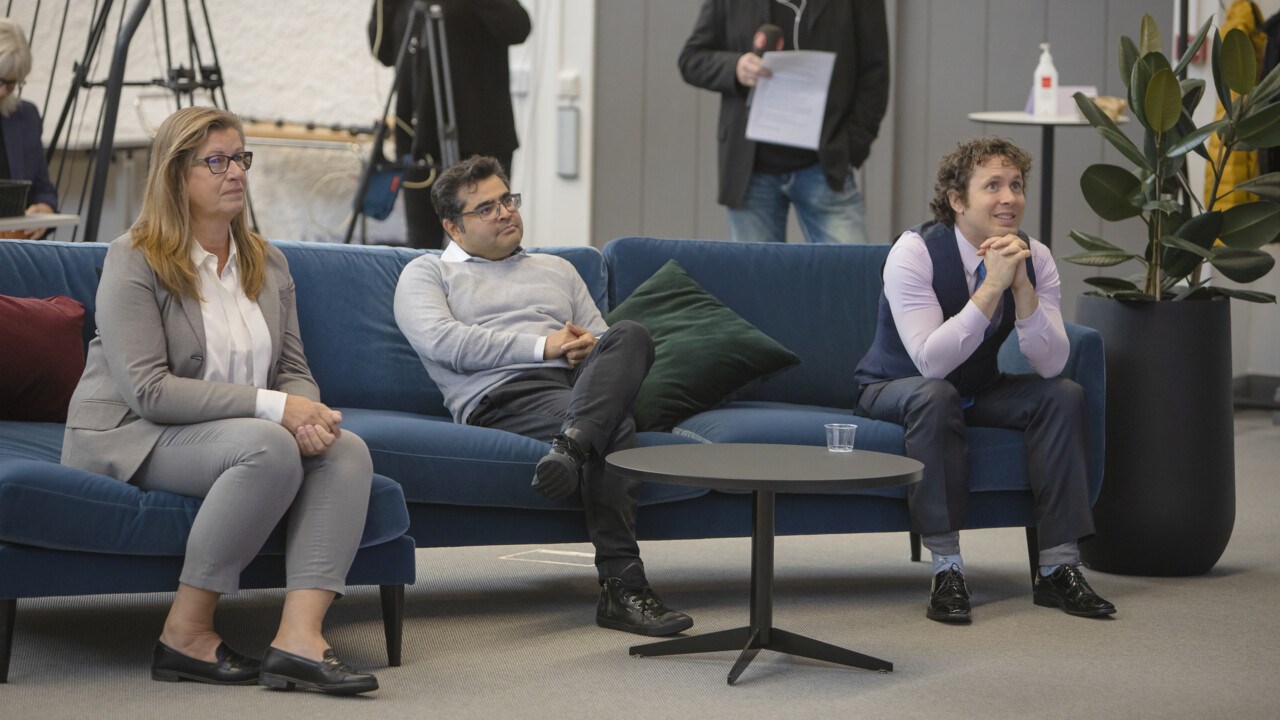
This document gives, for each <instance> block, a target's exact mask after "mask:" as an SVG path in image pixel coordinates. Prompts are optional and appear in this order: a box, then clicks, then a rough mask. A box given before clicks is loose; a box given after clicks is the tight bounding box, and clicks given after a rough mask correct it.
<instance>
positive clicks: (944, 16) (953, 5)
mask: <svg viewBox="0 0 1280 720" xmlns="http://www.w3.org/2000/svg"><path fill="white" fill-rule="evenodd" d="M929 4H930V6H931V11H930V13H929V19H928V22H929V26H930V30H929V40H930V52H929V73H928V85H927V88H923V90H924V91H925V92H926V93H927V95H928V102H929V104H928V106H927V108H926V109H925V113H926V115H927V117H928V126H927V127H926V129H925V136H924V137H923V138H918V139H916V142H919V141H920V140H921V139H922V140H923V141H924V145H925V148H926V159H927V164H926V167H927V168H928V170H927V174H926V175H925V179H926V180H927V182H928V186H929V191H928V192H929V194H928V195H927V196H926V197H932V186H933V177H934V175H935V174H936V170H937V166H938V160H939V159H940V158H941V157H942V156H943V155H945V154H947V153H949V152H951V151H952V150H954V149H955V146H956V143H957V142H959V141H960V140H962V139H964V138H967V137H970V136H972V135H974V134H975V133H976V131H978V129H979V126H977V125H975V124H974V123H972V122H970V121H969V118H968V114H969V113H971V112H974V111H976V110H983V109H986V108H987V87H986V81H985V76H986V67H987V42H988V40H989V33H988V24H989V23H990V22H991V21H992V20H993V18H989V17H988V16H987V2H986V0H933V2H931V3H929ZM901 90H902V91H903V92H910V90H908V89H907V88H902V89H901ZM908 210H909V209H908ZM915 212H916V215H915V218H916V220H917V221H918V220H920V219H923V218H925V217H927V212H928V208H927V207H921V208H919V209H917V210H916V211H915ZM911 222H912V221H911V220H908V222H907V223H906V224H908V225H909V224H910V223H911Z"/></svg>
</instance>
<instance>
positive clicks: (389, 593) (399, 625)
mask: <svg viewBox="0 0 1280 720" xmlns="http://www.w3.org/2000/svg"><path fill="white" fill-rule="evenodd" d="M378 592H379V594H380V595H381V596H382V632H383V633H384V634H385V635H386V636H387V665H390V666H391V667H400V643H401V639H402V638H403V636H404V586H403V585H380V586H379V587H378Z"/></svg>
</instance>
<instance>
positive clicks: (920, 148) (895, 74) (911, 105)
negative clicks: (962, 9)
mask: <svg viewBox="0 0 1280 720" xmlns="http://www.w3.org/2000/svg"><path fill="white" fill-rule="evenodd" d="M932 4H933V3H932V2H929V1H928V0H900V2H898V3H897V6H898V7H897V13H896V15H897V21H898V28H899V30H898V35H897V38H896V42H895V43H894V44H893V46H892V48H891V49H892V52H893V63H894V65H893V68H892V71H891V72H892V79H893V85H894V95H893V98H894V103H893V113H894V123H893V125H894V139H895V142H894V143H893V145H892V146H891V147H889V148H886V147H884V146H880V147H877V148H876V150H875V152H884V151H885V150H890V151H891V152H892V153H893V157H894V160H895V163H896V165H897V167H896V175H895V176H894V178H893V179H894V192H893V198H892V203H893V206H892V218H893V220H892V223H891V226H890V227H891V230H890V234H891V235H892V234H894V233H895V232H897V231H901V230H902V229H903V228H906V227H910V226H911V225H913V224H915V223H917V222H919V221H920V220H922V219H924V218H925V217H926V216H927V213H928V208H929V198H930V197H931V196H932V193H933V173H934V166H935V165H936V164H937V158H935V157H933V156H932V155H931V154H930V153H929V149H928V148H927V147H925V143H924V138H925V137H926V136H927V135H928V132H929V125H930V117H929V105H930V96H929V91H928V90H929V71H930V61H931V58H932V57H933V54H934V53H933V41H934V36H933V31H934V27H933V24H932V23H931V22H930V20H929V16H930V9H931V6H932ZM867 212H868V213H871V212H872V208H867Z"/></svg>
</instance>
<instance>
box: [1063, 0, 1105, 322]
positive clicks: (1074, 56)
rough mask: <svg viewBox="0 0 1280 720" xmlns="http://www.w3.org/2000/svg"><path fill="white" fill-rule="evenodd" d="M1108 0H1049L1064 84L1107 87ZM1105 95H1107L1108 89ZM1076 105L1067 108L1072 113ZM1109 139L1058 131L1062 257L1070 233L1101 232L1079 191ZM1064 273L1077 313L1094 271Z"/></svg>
mask: <svg viewBox="0 0 1280 720" xmlns="http://www.w3.org/2000/svg"><path fill="white" fill-rule="evenodd" d="M1106 18H1107V0H1077V1H1076V2H1072V3H1060V2H1059V3H1050V4H1049V12H1048V20H1049V23H1048V25H1049V42H1050V43H1051V44H1052V45H1053V48H1054V49H1055V50H1057V52H1055V53H1054V65H1055V66H1056V67H1057V68H1058V81H1059V82H1060V83H1061V84H1063V85H1096V86H1097V87H1098V91H1099V92H1102V91H1103V85H1104V79H1105V77H1106V75H1107V70H1108V67H1107V64H1106V59H1107V45H1108V44H1109V42H1110V41H1109V40H1108V38H1106V37H1105V36H1104V35H1103V33H1102V32H1101V28H1104V27H1106ZM1104 94H1105V93H1104ZM1074 106H1075V103H1072V104H1071V105H1070V106H1068V108H1067V109H1065V110H1063V109H1062V108H1059V110H1060V111H1063V112H1072V111H1073V108H1074ZM1104 143H1105V141H1104V140H1103V139H1102V137H1101V136H1100V135H1098V133H1097V131H1095V130H1094V129H1093V128H1091V127H1074V128H1073V127H1064V128H1058V130H1057V152H1056V153H1055V155H1056V158H1055V162H1056V167H1055V172H1054V188H1055V192H1054V203H1053V250H1054V255H1056V256H1057V257H1058V258H1061V257H1063V256H1064V255H1070V254H1072V253H1076V252H1079V251H1080V247H1079V246H1078V245H1076V243H1075V241H1073V240H1072V239H1071V238H1070V237H1069V235H1068V234H1069V233H1070V231H1071V230H1081V231H1084V232H1088V233H1093V234H1097V233H1098V232H1100V231H1101V229H1102V221H1101V220H1099V219H1098V218H1097V216H1095V215H1094V214H1093V211H1092V210H1090V209H1089V206H1088V204H1087V203H1085V201H1084V197H1083V196H1082V195H1081V194H1080V175H1081V173H1083V172H1084V170H1085V168H1087V167H1088V166H1089V165H1092V164H1093V163H1096V162H1100V161H1101V159H1102V146H1103V144H1104ZM1058 273H1059V274H1060V275H1061V277H1062V314H1063V317H1066V318H1068V319H1072V318H1074V317H1075V308H1076V303H1077V300H1078V298H1079V297H1080V294H1081V293H1083V292H1084V291H1085V290H1087V289H1088V286H1087V285H1085V284H1084V278H1085V277H1088V276H1090V275H1094V274H1096V273H1097V271H1096V270H1092V269H1089V268H1085V267H1083V266H1080V265H1073V264H1072V263H1068V262H1061V261H1059V262H1058Z"/></svg>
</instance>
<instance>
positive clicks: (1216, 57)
mask: <svg viewBox="0 0 1280 720" xmlns="http://www.w3.org/2000/svg"><path fill="white" fill-rule="evenodd" d="M1209 60H1210V67H1211V68H1212V71H1213V88H1214V90H1216V91H1217V93H1218V102H1219V103H1222V107H1224V108H1226V110H1227V116H1228V117H1230V116H1231V110H1232V108H1231V91H1230V90H1228V89H1227V85H1226V83H1225V82H1223V81H1222V36H1220V35H1219V34H1218V33H1214V34H1213V46H1212V47H1211V48H1210V50H1209Z"/></svg>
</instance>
